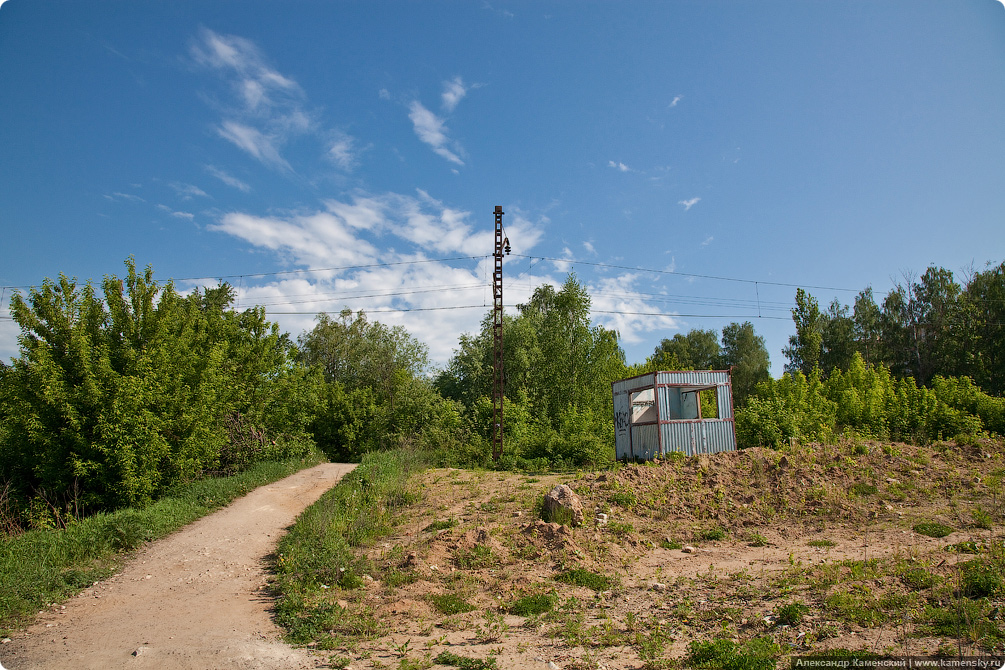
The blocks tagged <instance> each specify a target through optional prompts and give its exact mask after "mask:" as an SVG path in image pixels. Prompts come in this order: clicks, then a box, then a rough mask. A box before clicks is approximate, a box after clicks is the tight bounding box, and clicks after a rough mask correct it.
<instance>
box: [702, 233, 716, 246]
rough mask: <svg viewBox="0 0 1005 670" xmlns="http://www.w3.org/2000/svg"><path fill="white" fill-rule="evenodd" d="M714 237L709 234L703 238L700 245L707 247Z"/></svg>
mask: <svg viewBox="0 0 1005 670" xmlns="http://www.w3.org/2000/svg"><path fill="white" fill-rule="evenodd" d="M714 239H715V238H714V237H712V236H711V235H709V236H708V237H706V238H705V241H704V242H702V243H701V246H703V247H707V246H708V245H710V244H712V240H714Z"/></svg>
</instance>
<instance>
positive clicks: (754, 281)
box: [513, 254, 861, 293]
mask: <svg viewBox="0 0 1005 670" xmlns="http://www.w3.org/2000/svg"><path fill="white" fill-rule="evenodd" d="M513 255H514V256H516V257H518V258H528V259H531V260H533V259H535V258H539V259H541V260H543V261H552V262H555V263H568V264H570V265H592V266H593V267H598V268H612V269H615V270H632V271H635V272H651V273H653V274H663V275H676V276H678V277H696V278H699V279H716V280H718V281H731V282H738V283H743V284H755V285H756V284H766V285H769V286H787V287H790V288H812V289H817V290H820V291H849V292H852V293H857V292H858V291H860V290H861V289H857V288H838V287H835V286H813V285H811V284H789V283H786V282H773V281H761V280H759V279H739V278H737V277H720V276H718V275H703V274H696V273H693V272H677V271H676V270H654V269H652V268H640V267H634V266H631V265H612V264H610V263H595V262H590V261H577V260H574V259H570V258H548V257H547V256H522V255H520V254H513Z"/></svg>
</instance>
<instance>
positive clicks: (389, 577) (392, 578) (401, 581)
mask: <svg viewBox="0 0 1005 670" xmlns="http://www.w3.org/2000/svg"><path fill="white" fill-rule="evenodd" d="M381 581H383V582H384V586H387V587H388V588H392V589H396V588H398V587H399V586H405V585H406V584H414V583H415V582H417V581H419V573H417V572H415V571H414V570H398V569H397V568H392V569H391V570H388V571H387V572H385V573H384V575H383V577H382V578H381Z"/></svg>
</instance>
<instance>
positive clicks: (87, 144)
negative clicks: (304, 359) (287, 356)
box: [0, 0, 1005, 374]
mask: <svg viewBox="0 0 1005 670" xmlns="http://www.w3.org/2000/svg"><path fill="white" fill-rule="evenodd" d="M1003 156H1005V6H1003V4H1002V2H1000V1H998V0H952V1H948V0H937V1H932V0H884V1H883V2H875V1H874V0H864V1H855V0H841V1H840V2H825V1H823V0H820V1H812V2H807V1H806V0H785V1H770V0H764V1H758V2H748V1H744V2H739V1H737V2H727V1H722V2H717V1H704V0H702V1H698V0H693V1H682V0H660V1H652V2H633V1H631V0H625V1H623V2H599V1H597V2H548V1H537V0H535V1H533V2H531V1H524V2H504V1H502V0H489V1H481V0H470V1H464V2H461V1H451V0H442V1H438V2H427V3H422V2H404V1H400V2H399V1H395V2H384V1H379V0H378V1H373V0H367V1H365V2H362V1H361V2H349V1H344V2H321V1H302V2H259V1H255V0H251V1H243V2H240V3H235V2H218V1H215V0H199V1H198V2H195V1H186V0H181V1H177V2H133V1H128V2H127V1H116V2H110V1H104V0H95V1H93V2H81V1H72V2H70V1H67V0H7V1H6V2H4V3H3V4H2V5H0V229H2V238H0V239H2V243H0V285H2V287H3V288H0V291H2V296H0V298H2V300H0V302H2V304H3V306H2V307H0V357H2V358H4V359H6V358H9V357H11V356H13V355H15V354H16V351H17V343H16V336H17V328H16V326H15V324H14V323H13V322H12V321H11V320H10V318H9V314H8V312H7V307H8V304H9V299H10V295H11V292H12V291H13V290H18V289H20V290H22V291H23V290H24V289H25V288H26V287H28V286H32V285H38V284H39V283H41V281H42V280H43V279H44V278H45V277H56V276H58V275H59V274H60V273H64V274H66V275H68V276H71V277H77V278H78V279H79V280H81V281H86V280H89V279H91V280H95V281H100V279H101V277H102V276H103V275H106V274H119V275H121V274H122V272H123V261H124V259H126V258H127V257H129V256H134V257H135V259H136V261H137V263H138V264H139V265H141V266H146V265H151V266H152V267H153V268H154V271H155V274H156V276H157V277H158V278H161V279H168V278H173V279H175V280H176V283H177V285H178V286H179V287H180V288H182V289H191V288H192V287H194V286H196V285H200V284H215V283H216V282H217V281H219V280H221V279H222V280H225V281H228V282H230V283H231V284H233V285H234V286H235V287H236V288H237V289H238V294H239V304H240V306H249V305H252V304H260V305H264V306H266V308H267V310H268V313H269V315H270V317H271V318H273V319H275V320H277V321H279V322H280V323H281V324H282V325H283V327H284V328H286V329H287V330H288V331H290V332H291V333H292V334H294V335H296V334H298V333H300V332H301V331H302V330H303V329H305V328H309V327H310V326H311V324H312V322H313V319H314V315H315V314H317V312H319V311H332V312H338V311H339V310H341V309H342V308H343V307H349V308H351V309H353V310H357V309H364V310H366V311H367V312H368V313H369V314H370V315H371V316H372V317H373V318H375V319H380V320H382V321H384V322H386V323H388V324H392V325H399V324H400V325H402V326H404V327H405V328H407V329H408V330H409V331H410V332H411V333H412V334H413V335H415V336H416V337H418V338H419V339H421V340H423V341H424V342H426V343H427V344H428V345H429V347H430V353H431V355H432V358H433V360H434V361H435V362H437V363H440V364H442V363H443V362H445V361H446V359H447V358H448V357H449V356H450V354H451V351H452V350H453V348H454V347H455V346H456V344H457V338H458V335H459V334H461V333H463V332H466V331H467V332H470V331H473V330H475V329H477V327H478V323H479V321H480V320H481V319H482V318H483V317H484V316H485V314H486V313H487V312H488V310H489V309H490V307H491V301H492V298H491V289H490V282H491V269H490V268H491V257H490V254H491V253H492V225H493V216H492V212H493V209H494V207H495V206H496V205H502V206H503V208H504V210H505V212H506V214H505V218H504V224H505V227H506V230H507V234H508V237H509V239H510V242H511V245H512V250H513V251H512V255H511V256H509V257H508V258H507V259H506V261H505V270H504V271H505V277H506V279H505V302H506V304H507V306H508V307H509V308H510V309H512V308H513V306H515V305H516V304H518V303H520V302H522V301H524V300H526V298H527V297H528V296H529V293H530V292H531V291H532V290H533V288H534V287H536V286H538V285H540V284H542V283H545V282H553V283H561V282H562V281H564V279H565V277H566V276H567V273H569V272H575V273H576V275H577V277H578V278H579V279H580V280H581V281H582V282H583V283H584V284H586V285H587V287H588V288H589V290H590V293H591V295H592V298H593V309H594V311H593V319H594V321H595V323H597V324H602V325H604V326H607V327H610V328H616V329H617V330H618V331H619V332H620V334H621V338H622V342H623V344H624V347H625V349H626V352H627V354H628V359H629V361H630V362H633V361H640V360H642V359H644V358H645V356H646V355H648V354H650V353H652V350H653V348H654V347H655V346H656V344H657V343H658V342H659V340H660V339H662V338H664V337H670V336H672V335H673V334H674V333H677V332H681V331H687V330H689V329H691V328H699V327H700V328H715V329H721V328H722V326H723V325H725V324H727V323H729V322H731V321H741V322H742V321H745V320H749V321H751V322H752V323H753V324H754V327H755V329H756V330H757V332H758V333H760V334H762V335H764V336H765V337H766V339H767V343H768V348H769V351H770V353H771V357H772V364H773V371H774V372H775V373H776V374H780V372H781V366H782V364H783V363H784V359H783V357H782V354H781V349H782V347H783V346H784V345H785V343H786V339H787V337H788V336H789V334H791V333H792V332H793V327H792V321H791V318H790V315H789V309H790V308H791V306H792V304H793V297H794V295H795V291H796V287H798V286H802V287H806V288H807V289H808V290H810V292H811V293H813V294H814V295H815V296H817V297H818V299H819V300H820V302H821V304H826V303H829V302H830V301H831V300H832V299H834V298H837V299H839V300H840V301H841V302H843V303H849V304H850V303H851V302H852V301H853V299H854V295H855V293H856V292H857V291H859V290H862V289H864V288H866V287H867V286H872V287H873V289H874V291H875V292H876V294H877V295H878V296H880V297H881V296H883V295H885V294H886V292H887V291H888V290H889V289H890V287H891V285H892V282H893V281H896V280H899V279H901V278H902V277H903V276H905V275H910V274H911V273H912V272H913V273H915V274H920V273H921V272H923V271H924V269H925V268H926V267H927V266H928V265H930V264H935V265H939V266H943V267H946V268H948V269H950V270H953V271H954V272H956V273H957V274H958V275H961V276H962V275H963V274H965V272H966V271H967V269H968V268H976V269H981V268H983V267H984V266H985V264H986V263H988V262H991V263H994V264H998V263H1000V262H1001V261H1002V260H1003V259H1005V220H1003V219H1005V158H1003Z"/></svg>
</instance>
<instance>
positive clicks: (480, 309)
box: [210, 190, 571, 364]
mask: <svg viewBox="0 0 1005 670" xmlns="http://www.w3.org/2000/svg"><path fill="white" fill-rule="evenodd" d="M508 210H509V211H508V216H507V221H506V229H507V233H508V235H509V237H510V239H511V240H512V243H513V246H514V249H515V250H516V251H517V253H525V252H527V251H530V250H531V249H532V248H533V247H534V245H535V244H537V242H538V241H539V240H540V238H541V235H542V231H541V226H540V222H538V223H534V222H531V221H530V220H529V219H528V218H527V217H526V216H525V215H524V214H523V213H522V212H520V211H519V210H518V209H517V208H508ZM479 221H480V222H481V223H480V224H479V223H476V222H475V220H474V217H473V216H472V215H471V213H470V212H467V211H464V210H460V209H456V208H453V207H449V206H447V205H445V204H444V203H442V202H441V201H439V200H437V199H435V198H433V197H432V196H430V195H429V194H428V193H426V192H424V191H421V190H420V191H417V193H416V194H415V195H402V194H398V193H382V194H367V193H357V194H356V195H354V196H353V197H351V198H349V199H347V200H335V199H332V200H326V201H325V202H324V208H323V209H322V210H320V211H313V212H296V213H291V214H287V215H273V216H257V215H254V214H249V213H245V212H230V213H227V214H225V215H223V216H222V217H221V218H220V219H219V220H218V221H217V222H216V223H215V224H213V225H211V226H210V229H211V230H215V231H218V232H221V233H225V234H227V235H231V236H234V237H237V238H239V239H242V240H244V241H246V242H248V243H249V244H251V245H253V246H254V247H256V248H258V249H260V250H262V251H264V252H268V253H274V254H277V255H279V256H280V257H282V258H283V259H285V260H286V261H287V262H288V263H290V264H292V265H293V266H295V267H302V268H310V269H327V270H325V271H322V272H311V273H310V274H309V275H305V276H304V277H303V278H297V279H283V280H279V281H275V282H271V283H268V284H266V285H263V286H259V287H257V288H249V287H248V286H244V287H243V288H242V289H241V290H242V294H241V299H242V300H245V301H247V304H256V303H257V304H263V305H265V306H266V308H267V309H268V310H269V312H270V318H275V319H276V320H277V321H279V323H280V324H281V325H282V326H283V327H284V328H286V329H288V330H290V332H293V333H296V332H299V331H301V330H303V329H305V328H310V327H311V314H313V313H316V312H317V311H322V310H324V311H328V312H336V313H337V312H338V311H339V310H341V309H342V308H343V307H349V308H351V309H354V310H357V309H361V308H362V309H365V310H366V311H367V312H368V313H369V314H371V316H372V317H373V318H375V319H379V320H380V321H382V322H384V323H387V324H388V325H402V326H404V327H405V328H406V329H407V330H408V331H409V332H410V333H411V334H412V335H413V336H415V337H417V338H418V339H420V340H422V341H424V342H427V343H428V344H429V346H430V355H431V357H432V358H433V360H434V361H436V362H437V363H440V364H442V363H445V362H446V360H447V359H448V358H449V356H450V354H451V351H452V349H453V347H455V346H456V343H457V336H459V335H460V334H461V333H463V332H468V331H472V330H476V329H477V328H478V326H479V321H480V320H481V318H482V317H483V316H484V314H485V311H486V309H488V307H486V305H491V285H490V284H491V279H490V277H491V272H492V262H493V261H492V259H491V257H490V254H491V253H492V247H493V231H492V228H491V225H489V224H488V223H486V221H490V219H489V217H488V216H486V217H482V218H480V219H479ZM565 253H566V255H567V256H569V257H571V251H569V250H568V249H566V251H565ZM445 256H472V257H475V258H474V259H472V260H463V261H456V262H445V261H439V260H431V259H435V258H438V257H445ZM414 261H420V262H414ZM458 265H459V266H458ZM361 266H367V267H361ZM333 268H334V269H333ZM339 268H341V269H339ZM534 279H535V280H537V279H538V278H537V277H535V278H534ZM506 282H507V288H506V290H507V291H510V292H509V293H508V294H507V295H508V301H520V300H523V301H525V300H526V299H527V298H528V297H529V283H530V282H529V278H527V277H524V278H523V280H522V284H521V282H520V281H519V280H517V279H512V280H511V279H509V278H508V276H507V279H506ZM511 286H512V288H510V287H511ZM462 308H463V309H462ZM388 310H391V311H388ZM404 310H412V311H404ZM277 311H298V312H307V313H308V314H290V315H279V314H275V315H274V316H273V313H275V312H277Z"/></svg>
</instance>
